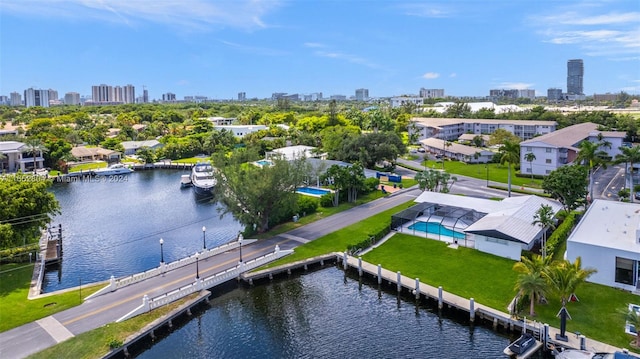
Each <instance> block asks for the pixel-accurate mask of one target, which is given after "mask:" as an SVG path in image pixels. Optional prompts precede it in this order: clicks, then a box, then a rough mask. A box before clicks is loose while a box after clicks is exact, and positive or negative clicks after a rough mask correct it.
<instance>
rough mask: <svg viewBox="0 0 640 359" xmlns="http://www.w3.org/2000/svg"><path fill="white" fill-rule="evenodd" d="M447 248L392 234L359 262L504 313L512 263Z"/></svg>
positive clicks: (512, 278)
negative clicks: (416, 279) (370, 264)
mask: <svg viewBox="0 0 640 359" xmlns="http://www.w3.org/2000/svg"><path fill="white" fill-rule="evenodd" d="M447 245H448V244H447V243H445V242H441V241H436V240H428V239H425V238H420V237H415V236H410V235H406V234H395V235H394V236H393V237H391V238H390V239H389V240H388V241H387V242H385V243H384V244H383V245H381V246H380V247H378V248H376V249H374V250H372V251H371V252H368V253H367V254H365V255H364V256H363V257H362V259H363V260H365V261H367V262H369V263H374V264H378V263H380V264H382V266H383V267H384V268H385V269H388V270H391V271H394V272H395V271H401V272H402V274H403V275H405V276H408V277H410V278H420V281H421V282H423V283H427V284H429V285H432V286H434V287H438V286H442V288H443V290H445V291H447V292H450V293H454V294H457V295H459V296H462V297H465V298H471V297H473V298H475V300H476V301H477V302H478V303H481V304H484V305H488V306H490V307H492V308H496V309H499V310H502V311H506V308H507V305H508V304H509V302H510V301H511V299H513V297H514V295H515V292H514V291H513V285H514V283H515V280H516V276H517V273H516V272H514V271H513V270H511V268H512V267H513V264H514V263H515V262H514V261H512V260H509V259H506V258H501V257H497V256H494V255H491V254H487V253H483V252H479V251H477V250H474V249H470V248H465V247H459V248H458V249H452V248H447Z"/></svg>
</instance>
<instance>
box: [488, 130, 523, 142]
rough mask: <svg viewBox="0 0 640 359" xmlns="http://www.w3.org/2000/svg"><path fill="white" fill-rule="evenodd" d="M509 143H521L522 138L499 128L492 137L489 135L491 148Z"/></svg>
mask: <svg viewBox="0 0 640 359" xmlns="http://www.w3.org/2000/svg"><path fill="white" fill-rule="evenodd" d="M507 141H508V142H512V143H520V137H518V136H516V135H514V134H513V133H511V132H509V131H507V130H505V129H504V128H499V129H497V130H495V131H494V132H493V133H492V134H491V135H489V146H495V145H501V144H503V143H505V142H507Z"/></svg>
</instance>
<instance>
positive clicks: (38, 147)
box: [22, 138, 48, 172]
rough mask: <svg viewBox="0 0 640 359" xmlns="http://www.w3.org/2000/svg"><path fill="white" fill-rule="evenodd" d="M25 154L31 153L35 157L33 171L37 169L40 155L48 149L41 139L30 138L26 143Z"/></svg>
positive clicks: (23, 150)
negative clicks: (37, 160)
mask: <svg viewBox="0 0 640 359" xmlns="http://www.w3.org/2000/svg"><path fill="white" fill-rule="evenodd" d="M24 145H25V146H24V148H23V149H22V152H23V153H30V154H31V155H32V156H33V171H34V172H35V171H36V169H37V165H36V159H37V157H38V154H39V153H45V152H47V151H48V149H47V148H46V147H45V146H44V143H43V142H42V140H40V139H39V138H29V139H27V140H26V141H25V143H24Z"/></svg>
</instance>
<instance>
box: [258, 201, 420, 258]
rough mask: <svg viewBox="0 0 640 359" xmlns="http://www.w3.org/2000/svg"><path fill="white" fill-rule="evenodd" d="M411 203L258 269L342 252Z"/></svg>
mask: <svg viewBox="0 0 640 359" xmlns="http://www.w3.org/2000/svg"><path fill="white" fill-rule="evenodd" d="M412 205H414V203H413V201H411V200H410V201H409V202H407V203H404V204H401V205H399V206H396V207H394V208H391V209H389V210H386V211H384V212H382V213H379V214H376V215H374V216H371V217H369V218H367V219H365V220H363V221H360V222H358V223H355V224H353V225H351V226H349V227H347V228H343V229H340V230H337V231H335V232H332V233H329V234H327V235H325V236H322V237H320V238H318V239H316V240H314V241H312V242H309V243H305V244H303V245H301V246H299V247H296V249H295V252H294V253H293V254H291V255H288V256H286V257H284V258H282V259H279V260H277V261H274V262H272V263H270V264H268V265H267V266H264V267H261V268H259V269H264V268H269V267H275V266H279V265H282V264H286V263H291V262H295V261H299V260H302V259H306V258H312V257H315V256H319V255H323V254H327V253H331V252H344V251H345V250H346V249H347V247H348V246H349V245H353V244H356V243H359V242H361V241H363V240H365V239H367V238H369V234H372V233H376V232H377V231H379V230H380V229H383V228H385V227H388V226H389V225H390V224H391V215H393V214H395V213H397V212H400V211H402V210H403V209H405V208H408V207H411V206H412Z"/></svg>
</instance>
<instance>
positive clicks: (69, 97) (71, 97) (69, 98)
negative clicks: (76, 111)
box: [64, 92, 80, 105]
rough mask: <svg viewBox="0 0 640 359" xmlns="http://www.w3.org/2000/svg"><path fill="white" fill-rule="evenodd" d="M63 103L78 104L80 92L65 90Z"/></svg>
mask: <svg viewBox="0 0 640 359" xmlns="http://www.w3.org/2000/svg"><path fill="white" fill-rule="evenodd" d="M64 103H65V105H79V104H80V94H79V93H77V92H67V93H66V94H64Z"/></svg>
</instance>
